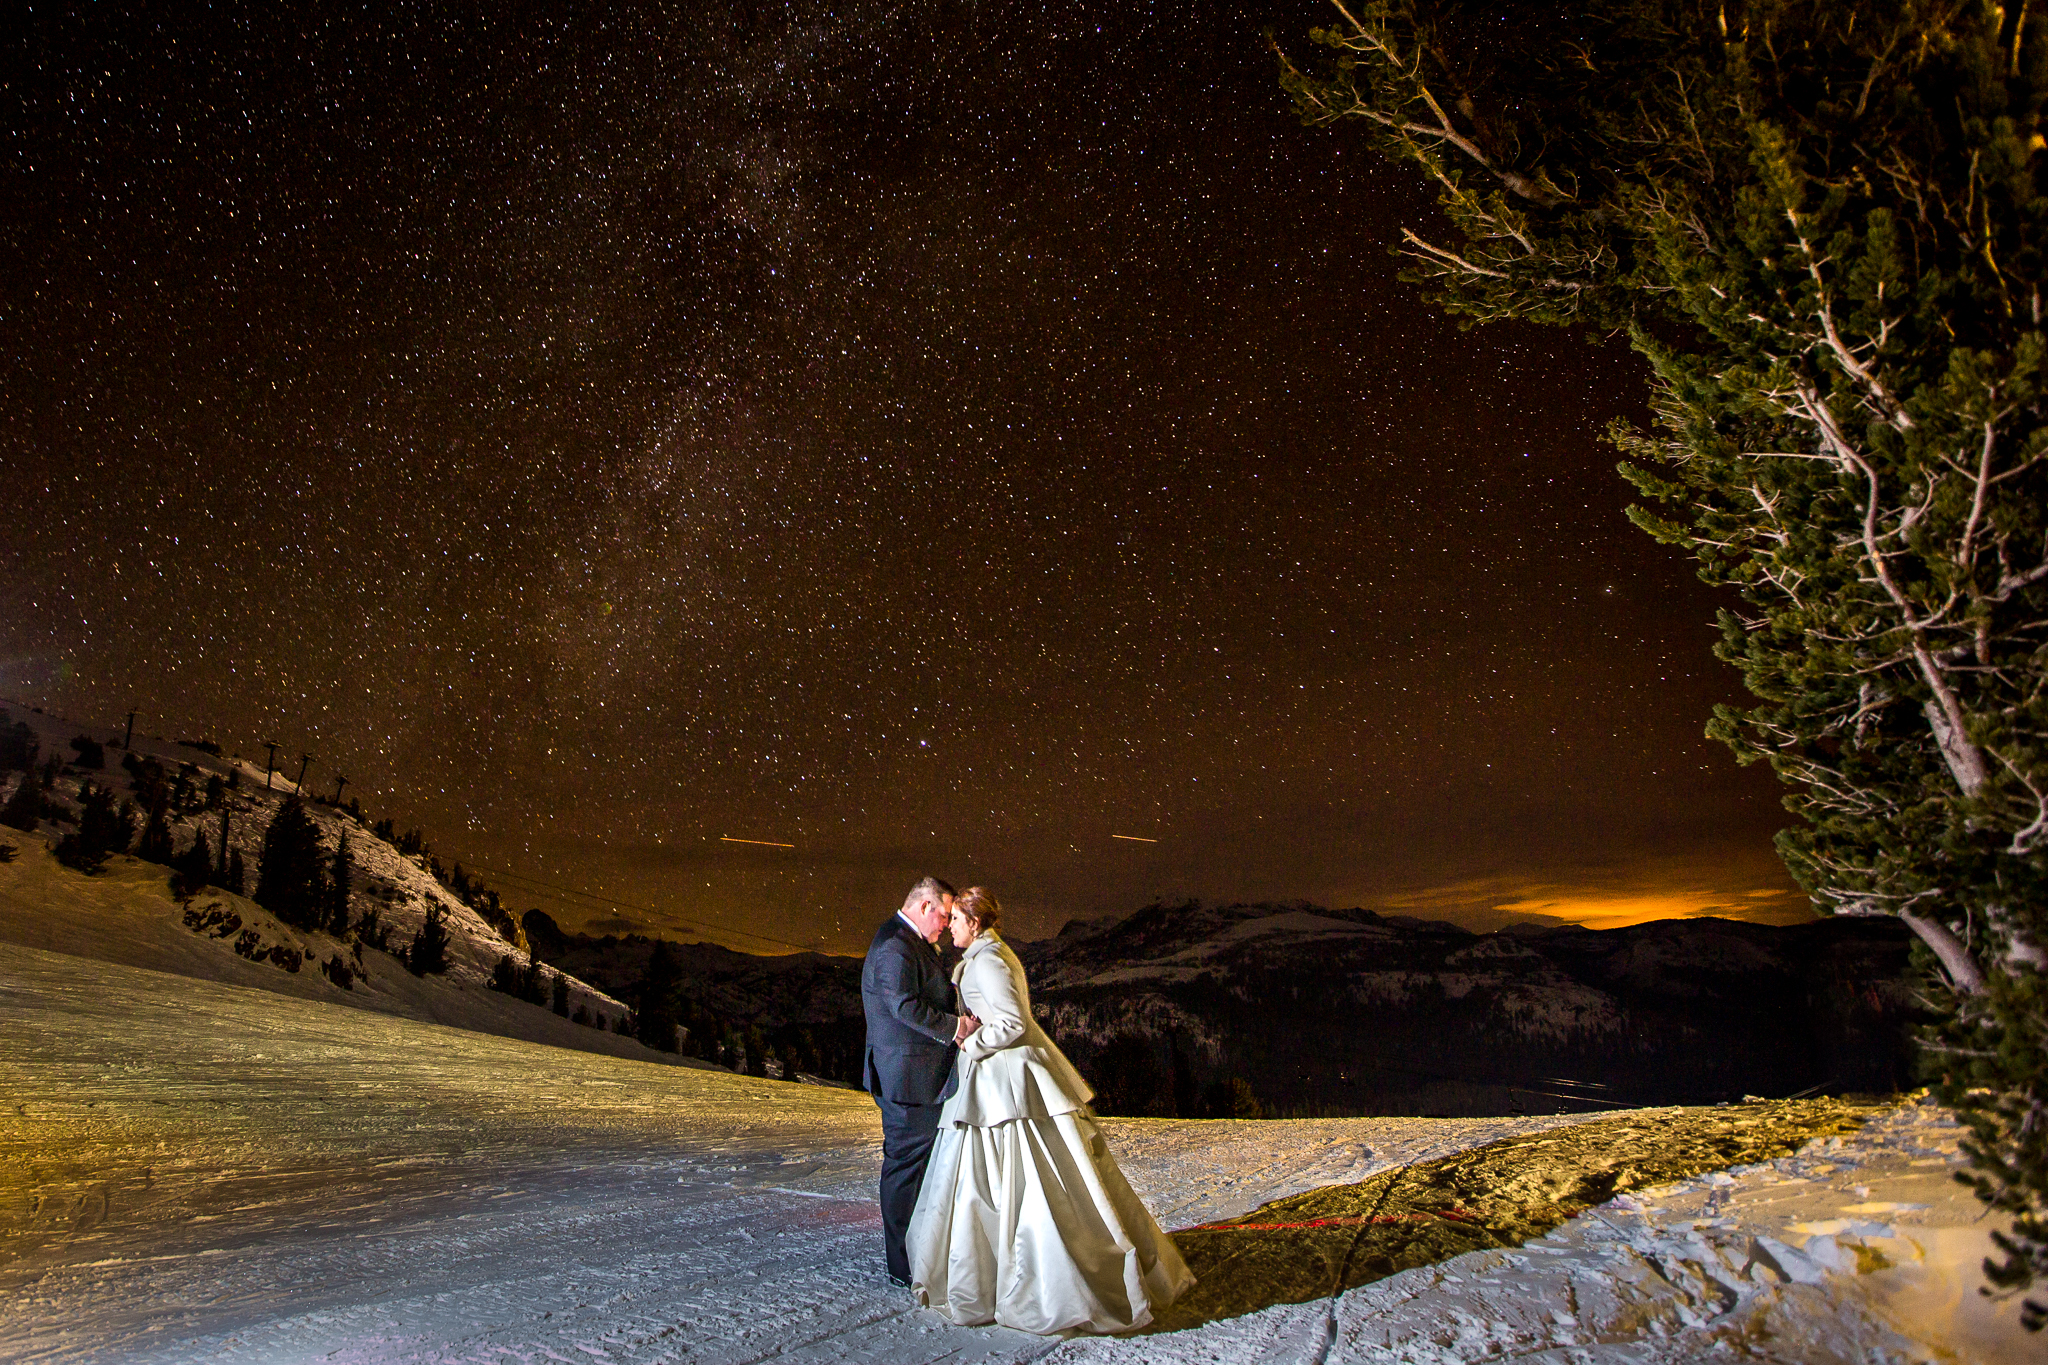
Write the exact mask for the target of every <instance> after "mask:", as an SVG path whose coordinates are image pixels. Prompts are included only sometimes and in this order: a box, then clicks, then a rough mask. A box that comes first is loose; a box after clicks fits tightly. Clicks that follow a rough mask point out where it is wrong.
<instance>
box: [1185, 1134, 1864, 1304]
mask: <svg viewBox="0 0 2048 1365" xmlns="http://www.w3.org/2000/svg"><path fill="white" fill-rule="evenodd" d="M1888 1107H1889V1103H1877V1102H1869V1103H1857V1102H1852V1101H1844V1100H1834V1099H1818V1100H1793V1101H1787V1102H1782V1103H1765V1104H1744V1105H1720V1106H1715V1107H1712V1108H1696V1109H1674V1110H1668V1111H1665V1112H1662V1113H1648V1114H1629V1115H1626V1116H1620V1117H1616V1118H1611V1119H1604V1120H1598V1121H1595V1122H1592V1123H1579V1124H1573V1125H1572V1126H1571V1127H1569V1128H1552V1129H1549V1130H1547V1131H1545V1132H1541V1133H1528V1134H1524V1135H1522V1136H1520V1137H1512V1138H1504V1139H1502V1140H1501V1141H1499V1142H1494V1143H1489V1144H1488V1145H1487V1146H1484V1147H1479V1148H1475V1149H1473V1150H1472V1151H1469V1152H1460V1153H1458V1154H1457V1155H1455V1156H1449V1157H1444V1158H1443V1159H1441V1160H1438V1161H1427V1162H1422V1163H1420V1164H1418V1165H1414V1166H1404V1167H1402V1168H1400V1169H1399V1170H1393V1171H1383V1172H1381V1173H1380V1174H1378V1175H1376V1176H1373V1177H1372V1178H1371V1179H1369V1180H1364V1181H1360V1182H1359V1183H1358V1184H1356V1185H1330V1186H1325V1187H1324V1188H1322V1189H1319V1190H1310V1191H1309V1192H1308V1193H1306V1194H1298V1195H1294V1196H1292V1197H1291V1198H1287V1199H1280V1200H1276V1201H1274V1202H1273V1203H1271V1204H1266V1205H1263V1206H1262V1207H1260V1208H1258V1209H1255V1210H1253V1211H1252V1212H1251V1213H1248V1214H1246V1215H1245V1216H1244V1217H1242V1218H1233V1219H1229V1220H1227V1221H1225V1222H1221V1223H1208V1224H1204V1225H1203V1226H1201V1227H1198V1228H1188V1229H1184V1230H1182V1231H1180V1232H1176V1233H1174V1234H1173V1241H1174V1245H1175V1246H1176V1247H1178V1248H1179V1249H1180V1253H1181V1255H1182V1256H1184V1257H1185V1258H1187V1263H1188V1266H1189V1268H1190V1269H1192V1270H1193V1271H1194V1272H1195V1275H1196V1277H1197V1281H1198V1282H1197V1284H1196V1286H1195V1288H1194V1290H1193V1292H1191V1293H1190V1294H1189V1295H1188V1296H1187V1297H1186V1298H1184V1299H1182V1300H1181V1301H1180V1302H1178V1303H1176V1304H1174V1305H1173V1306H1172V1307H1170V1308H1168V1309H1166V1310H1165V1311H1164V1312H1163V1313H1161V1314H1160V1316H1159V1317H1158V1319H1157V1320H1156V1321H1155V1322H1154V1324H1153V1326H1152V1327H1151V1329H1150V1330H1152V1331H1158V1332H1165V1331H1178V1330H1181V1329H1183V1328H1188V1327H1196V1326H1199V1325H1201V1324H1202V1323H1204V1322H1211V1321H1214V1320H1215V1319H1217V1318H1234V1317H1239V1316H1242V1315H1243V1314H1245V1313H1252V1312H1256V1311H1258V1310H1259V1309H1261V1308H1269V1307H1271V1306H1272V1305H1274V1304H1276V1303H1305V1302H1307V1301H1309V1300H1311V1299H1320V1298H1329V1297H1331V1296H1333V1295H1336V1294H1340V1293H1342V1292H1343V1291H1344V1290H1346V1289H1354V1288H1356V1287H1357V1286H1359V1285H1362V1284H1370V1283H1372V1282H1373V1281H1375V1280H1383V1279H1385V1278H1387V1277H1388V1276H1390V1275H1396V1274H1399V1273H1400V1272H1401V1271H1403V1270H1411V1269H1413V1268H1415V1267H1417V1266H1425V1265H1434V1264H1436V1263H1437V1262H1439V1261H1446V1260H1449V1259H1450V1258H1452V1257H1453V1256H1461V1255H1463V1254H1464V1253H1466V1252H1468V1251H1484V1250H1487V1249H1489V1248H1495V1247H1517V1246H1520V1245H1522V1244H1523V1243H1524V1242H1528V1241H1531V1240H1533V1239H1535V1238H1538V1237H1541V1236H1543V1235H1544V1234H1546V1233H1548V1232H1550V1231H1551V1230H1552V1229H1553V1228H1556V1227H1558V1226H1559V1225H1560V1224H1562V1223H1564V1222H1565V1221H1566V1220H1568V1219H1570V1218H1574V1217H1576V1216H1577V1215H1579V1214H1581V1213H1583V1212H1585V1211H1586V1210H1587V1209H1590V1208H1593V1207H1595V1206H1597V1205H1600V1204H1604V1203H1606V1202H1607V1201H1608V1200H1610V1199H1612V1198H1614V1196H1616V1195H1618V1194H1625V1193H1627V1192H1628V1191H1630V1190H1641V1189H1649V1188H1652V1187H1654V1186H1657V1185H1668V1184H1671V1183H1673V1182H1675V1181H1679V1180H1683V1179H1686V1178H1687V1177H1689V1176H1695V1175H1703V1174H1705V1173H1707V1172H1709V1171H1719V1170H1726V1169H1727V1168H1728V1167H1731V1166H1741V1165H1748V1164H1753V1163H1756V1162H1762V1161H1771V1160H1775V1159H1777V1158H1778V1157H1784V1156H1791V1155H1792V1154H1793V1153H1795V1152H1797V1151H1798V1150H1799V1149H1800V1148H1801V1147H1803V1146H1805V1145H1806V1144H1807V1143H1808V1142H1811V1141H1813V1140H1814V1139H1815V1138H1825V1137H1830V1136H1833V1135H1834V1134H1837V1133H1846V1132H1849V1131H1851V1130H1853V1129H1855V1128H1858V1127H1860V1126H1861V1125H1862V1124H1863V1122H1864V1121H1865V1120H1866V1119H1868V1118H1869V1117H1871V1116H1872V1115H1873V1114H1876V1113H1879V1112H1881V1111H1882V1110H1883V1109H1885V1108H1888Z"/></svg>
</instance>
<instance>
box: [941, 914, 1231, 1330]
mask: <svg viewBox="0 0 2048 1365" xmlns="http://www.w3.org/2000/svg"><path fill="white" fill-rule="evenodd" d="M953 979H954V982H955V983H956V984H957V985H958V986H959V988H960V1001H961V1008H962V1009H963V1010H964V1011H965V1012H967V1013H969V1014H972V1015H974V1016H975V1017H976V1018H977V1019H979V1020H981V1027H980V1028H979V1029H978V1030H976V1031H975V1032H974V1033H973V1034H972V1035H971V1036H970V1037H969V1038H968V1039H967V1040H966V1042H964V1043H963V1044H961V1048H960V1061H959V1068H960V1083H959V1086H958V1088H957V1089H956V1090H955V1091H954V1093H953V1096H952V1098H951V1099H949V1100H947V1101H946V1105H945V1108H944V1109H942V1110H941V1111H940V1113H939V1134H938V1140H937V1141H936V1142H935V1143H934V1144H933V1146H932V1155H931V1162H930V1164H929V1165H928V1166H927V1167H926V1168H925V1176H924V1186H923V1189H922V1190H921V1191H920V1192H919V1194H918V1198H917V1208H916V1211H915V1212H913V1213H912V1214H911V1216H910V1229H909V1233H908V1235H907V1236H906V1238H905V1242H906V1243H907V1246H908V1250H909V1253H910V1278H911V1283H912V1285H913V1286H914V1289H915V1292H916V1294H917V1296H918V1300H919V1302H921V1303H923V1304H925V1305H926V1306H927V1307H930V1308H935V1309H937V1310H938V1311H939V1312H940V1313H943V1314H944V1315H945V1316H946V1317H948V1318H949V1319H951V1320H952V1321H954V1322H956V1323H959V1324H961V1325H962V1326H974V1325H978V1324H982V1323H989V1322H994V1323H1000V1324H1001V1325H1002V1326H1004V1327H1014V1328H1016V1329H1018V1330H1020V1331H1025V1332H1038V1333H1043V1334H1051V1333H1058V1332H1072V1331H1087V1332H1122V1331H1128V1330H1130V1329H1131V1328H1134V1327H1142V1326H1144V1325H1145V1324H1146V1323H1148V1322H1150V1321H1151V1320H1152V1310H1153V1309H1154V1308H1155V1307H1163V1306H1165V1305H1166V1304H1169V1303H1171V1302H1173V1301H1174V1300H1175V1299H1177V1298H1179V1297H1180V1296H1181V1295H1182V1294H1185V1293H1186V1292H1187V1291H1188V1290H1189V1289H1190V1288H1192V1287H1193V1285H1194V1283H1195V1277H1194V1276H1193V1275H1192V1274H1191V1273H1189V1271H1188V1267H1187V1263H1186V1262H1185V1261H1183V1260H1182V1259H1181V1257H1180V1253H1179V1252H1178V1251H1177V1250H1175V1249H1174V1245H1173V1243H1172V1241H1170V1240H1169V1239H1168V1238H1167V1236H1166V1234H1165V1233H1163V1232H1161V1231H1160V1229H1159V1224H1158V1223H1156V1222H1154V1221H1153V1219H1152V1215H1151V1214H1150V1213H1149V1212H1147V1211H1146V1208H1145V1205H1144V1204H1143V1203H1142V1202H1141V1201H1140V1200H1139V1198H1138V1196H1137V1195H1136V1194H1135V1193H1133V1192H1132V1190H1131V1187H1130V1185H1129V1184H1128V1183H1127V1182H1126V1181H1125V1180H1124V1177H1123V1173H1122V1172H1121V1171H1119V1170H1118V1169H1117V1166H1116V1162H1115V1160H1114V1159H1113V1158H1112V1157H1111V1156H1110V1154H1109V1146H1108V1144H1107V1143H1105V1142H1104V1141H1103V1138H1102V1134H1101V1132H1100V1131H1099V1130H1098V1129H1097V1128H1096V1126H1095V1120H1094V1117H1093V1115H1091V1114H1090V1113H1089V1112H1088V1110H1087V1108H1086V1107H1085V1106H1086V1104H1087V1102H1088V1101H1089V1100H1091V1099H1093V1098H1094V1097H1095V1092H1094V1091H1093V1090H1091V1089H1090V1088H1089V1086H1088V1083H1087V1082H1086V1081H1084V1080H1082V1079H1081V1075H1080V1073H1079V1072H1077V1071H1075V1070H1074V1068H1073V1065H1072V1064H1071V1063H1069V1062H1068V1061H1067V1059H1066V1058H1065V1057H1064V1056H1062V1055H1061V1053H1060V1050H1059V1049H1058V1048H1057V1047H1055V1046H1054V1045H1053V1043H1052V1040H1051V1039H1050V1038H1048V1037H1046V1035H1045V1031H1044V1030H1043V1029H1041V1028H1039V1026H1038V1024H1037V1022H1036V1021H1035V1020H1033V1019H1032V1017H1031V995H1030V991H1029V989H1028V987H1027V986H1026V984H1025V981H1024V969H1023V966H1022V965H1021V964H1020V963H1019V962H1018V961H1017V955H1016V954H1015V953H1013V952H1011V951H1010V946H1009V945H1008V944H1007V943H1004V942H1003V941H1002V939H1001V938H1000V937H998V936H997V935H996V934H995V933H994V932H993V931H992V930H984V931H983V932H982V933H981V934H980V935H979V936H977V937H976V938H975V940H974V942H972V943H970V944H969V945H968V946H967V952H966V954H965V955H964V956H963V957H962V958H961V960H960V964H959V966H958V967H956V968H955V969H954V974H953Z"/></svg>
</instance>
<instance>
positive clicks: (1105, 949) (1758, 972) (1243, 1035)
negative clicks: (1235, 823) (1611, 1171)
mask: <svg viewBox="0 0 2048 1365" xmlns="http://www.w3.org/2000/svg"><path fill="white" fill-rule="evenodd" d="M1910 943H1911V934H1910V932H1909V931H1907V930H1906V929H1905V927H1904V926H1903V925H1900V924H1898V923H1896V922H1894V921H1891V920H1861V919H1830V920H1821V921H1817V922H1815V923H1811V924H1803V925H1794V926H1787V927H1774V926H1768V925H1759V924H1750V923H1745V922H1738V921H1733V920H1721V919H1707V918H1701V919H1680V920H1654V921H1651V922H1648V923H1645V924H1639V925H1634V926H1630V927H1628V928H1624V929H1608V930H1589V929H1582V928H1577V927H1572V926H1563V927H1558V928H1552V929H1544V930H1538V929H1534V928H1532V929H1529V930H1521V931H1517V932H1513V933H1496V934H1486V935H1480V934H1474V933H1471V932H1470V931H1468V930H1465V929H1461V928H1459V927H1458V926H1456V925H1451V924H1443V923H1436V922H1431V921H1415V920H1410V919H1407V918H1406V917H1401V918H1398V919H1396V918H1389V917H1386V916H1382V915H1379V914H1376V913H1374V912H1372V911H1369V910H1361V909H1348V910H1344V909H1340V910H1332V909H1327V908H1324V907H1320V906H1313V905H1309V904H1306V903H1294V904H1260V905H1228V906H1207V905H1202V904H1200V903H1198V902H1183V903H1177V904H1176V903H1165V902H1161V903H1155V904H1152V905H1148V906H1146V907H1145V908H1143V909H1142V910H1139V911H1138V912H1136V913H1135V914H1133V915H1130V916H1128V917H1126V918H1124V919H1122V920H1118V921H1115V922H1110V923H1105V922H1101V921H1097V922H1093V923H1089V924H1070V925H1068V926H1067V927H1066V928H1065V929H1064V930H1062V931H1061V933H1060V934H1059V935H1057V936H1056V937H1054V938H1051V939H1046V940H1041V941H1039V942H1036V943H1022V944H1017V945H1015V946H1016V949H1017V952H1018V956H1019V957H1020V958H1021V959H1022V960H1023V962H1024V963H1025V966H1026V968H1027V970H1028V971H1029V972H1030V975H1031V979H1032V982H1033V998H1034V1003H1035V1006H1036V1008H1037V1011H1038V1012H1039V1013H1040V1014H1041V1015H1042V1016H1043V1018H1044V1021H1045V1023H1046V1025H1047V1027H1048V1029H1049V1031H1050V1032H1051V1033H1052V1035H1053V1036H1054V1037H1055V1038H1056V1039H1058V1040H1059V1042H1060V1045H1061V1047H1062V1048H1063V1049H1065V1050H1067V1051H1068V1053H1069V1055H1071V1056H1072V1057H1073V1058H1074V1060H1075V1062H1076V1063H1077V1064H1078V1065H1079V1066H1080V1067H1081V1068H1082V1070H1083V1071H1084V1072H1085V1073H1087V1074H1088V1076H1089V1077H1090V1079H1091V1080H1092V1081H1093V1082H1094V1083H1095V1084H1096V1086H1097V1087H1098V1089H1100V1090H1102V1091H1103V1092H1104V1093H1103V1107H1104V1108H1105V1109H1107V1110H1109V1111H1110V1112H1116V1113H1137V1114H1156V1115H1162V1116H1164V1115H1175V1114H1178V1115H1183V1116H1190V1115H1197V1114H1207V1113H1217V1112H1222V1111H1226V1110H1227V1109H1228V1107H1229V1106H1230V1104H1231V1102H1232V1101H1231V1096H1232V1095H1233V1093H1236V1091H1237V1088H1238V1087H1239V1085H1240V1084H1241V1085H1242V1086H1243V1087H1247V1088H1249V1090H1250V1091H1251V1092H1252V1095H1253V1096H1254V1097H1255V1098H1256V1100H1257V1102H1258V1103H1259V1104H1260V1105H1261V1106H1262V1107H1263V1108H1265V1109H1266V1110H1268V1111H1278V1112H1282V1113H1325V1112H1327V1113H1359V1114H1375V1113H1380V1114H1391V1113H1441V1114H1482V1113H1486V1114H1493V1113H1511V1112H1516V1111H1518V1110H1526V1111H1548V1110H1551V1109H1555V1108H1572V1109H1596V1108H1600V1107H1604V1106H1607V1105H1650V1104H1676V1103H1703V1102H1704V1103H1711V1102H1714V1101H1718V1100H1724V1099H1737V1098H1740V1097H1741V1096H1742V1095H1743V1094H1745V1093H1755V1094H1761V1095H1769V1096H1782V1095H1789V1094H1793V1093H1797V1092H1800V1091H1804V1090H1807V1089H1821V1090H1828V1091H1832V1092H1836V1093H1841V1092H1848V1091H1863V1092H1883V1091H1892V1090H1897V1089H1902V1088H1905V1087H1906V1086H1908V1085H1909V1084H1910V1083H1911V1080H1912V1073H1911V1070H1910V1066H1911V1040H1910V1029H1911V1026H1912V1025H1913V1023H1914V1022H1915V1013H1914V1005H1913V1001H1912V996H1911V991H1910V977H1909V969H1908V965H1907V963H1908V952H1909V948H1910Z"/></svg>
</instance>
